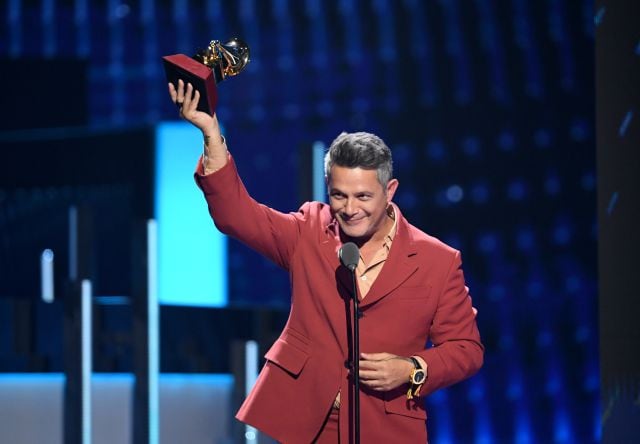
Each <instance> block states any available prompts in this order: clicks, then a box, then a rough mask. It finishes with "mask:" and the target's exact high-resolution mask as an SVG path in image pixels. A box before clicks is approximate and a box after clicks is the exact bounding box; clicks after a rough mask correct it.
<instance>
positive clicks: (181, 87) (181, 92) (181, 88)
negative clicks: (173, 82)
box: [176, 79, 184, 104]
mask: <svg viewBox="0 0 640 444" xmlns="http://www.w3.org/2000/svg"><path fill="white" fill-rule="evenodd" d="M182 102H184V82H183V81H182V79H179V80H178V95H177V96H176V103H178V104H180V103H182Z"/></svg>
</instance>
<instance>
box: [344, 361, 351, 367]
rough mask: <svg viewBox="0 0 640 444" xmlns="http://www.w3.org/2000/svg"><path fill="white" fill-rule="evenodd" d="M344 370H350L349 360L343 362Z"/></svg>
mask: <svg viewBox="0 0 640 444" xmlns="http://www.w3.org/2000/svg"><path fill="white" fill-rule="evenodd" d="M344 368H348V369H351V361H349V360H346V361H344Z"/></svg>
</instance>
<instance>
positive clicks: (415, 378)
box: [407, 356, 427, 399]
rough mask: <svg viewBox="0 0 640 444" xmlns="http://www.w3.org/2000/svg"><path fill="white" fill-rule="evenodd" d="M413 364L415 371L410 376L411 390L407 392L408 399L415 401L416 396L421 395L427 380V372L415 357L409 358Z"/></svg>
mask: <svg viewBox="0 0 640 444" xmlns="http://www.w3.org/2000/svg"><path fill="white" fill-rule="evenodd" d="M409 359H410V360H411V362H412V363H413V370H411V375H409V390H408V391H407V399H413V398H414V397H415V396H418V395H420V389H421V388H422V384H424V381H425V380H426V379H427V372H426V371H425V370H424V369H423V368H422V367H420V363H419V362H418V360H417V359H416V358H414V357H413V356H411V357H409Z"/></svg>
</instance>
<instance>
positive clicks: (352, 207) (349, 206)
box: [344, 199, 358, 216]
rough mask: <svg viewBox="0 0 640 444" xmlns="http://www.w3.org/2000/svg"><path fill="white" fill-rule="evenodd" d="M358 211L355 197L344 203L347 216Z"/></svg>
mask: <svg viewBox="0 0 640 444" xmlns="http://www.w3.org/2000/svg"><path fill="white" fill-rule="evenodd" d="M357 211H358V209H357V208H356V203H355V201H354V200H353V199H346V201H345V203H344V213H345V214H346V215H347V216H353V215H354V214H356V212H357Z"/></svg>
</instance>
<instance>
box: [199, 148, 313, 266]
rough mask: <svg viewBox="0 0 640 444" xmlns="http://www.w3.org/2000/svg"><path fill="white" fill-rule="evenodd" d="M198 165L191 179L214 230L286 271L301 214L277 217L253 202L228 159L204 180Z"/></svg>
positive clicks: (302, 216)
mask: <svg viewBox="0 0 640 444" xmlns="http://www.w3.org/2000/svg"><path fill="white" fill-rule="evenodd" d="M201 164H202V162H200V161H199V162H198V166H197V168H196V172H195V174H194V177H195V180H196V183H197V185H198V187H200V189H201V190H202V191H203V193H204V196H205V199H206V201H207V205H208V207H209V214H210V215H211V217H212V219H213V222H214V223H215V225H216V227H217V228H218V230H220V231H221V232H222V233H224V234H227V235H229V236H231V237H233V238H235V239H237V240H239V241H241V242H242V243H244V244H246V245H247V246H249V247H250V248H252V249H254V250H256V251H257V252H258V253H260V254H262V255H264V256H266V257H267V258H268V259H270V260H272V261H273V262H275V263H276V264H278V265H279V266H281V267H283V268H285V269H287V270H288V268H289V260H290V257H291V255H292V254H293V250H294V248H295V245H296V243H297V240H298V238H299V236H300V223H301V222H302V221H303V220H304V218H305V212H304V211H300V212H298V213H281V212H279V211H276V210H274V209H271V208H269V207H267V206H266V205H263V204H260V203H258V202H256V201H255V200H254V199H253V198H252V197H251V196H250V195H249V193H248V192H247V190H246V188H245V186H244V184H243V183H242V180H241V179H240V177H239V175H238V171H237V168H236V164H235V162H234V160H233V157H232V156H229V161H228V162H227V164H226V165H225V166H224V167H222V168H221V169H220V170H218V171H216V172H214V173H211V174H208V175H206V176H205V175H203V174H202V173H203V171H202V165H201Z"/></svg>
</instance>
